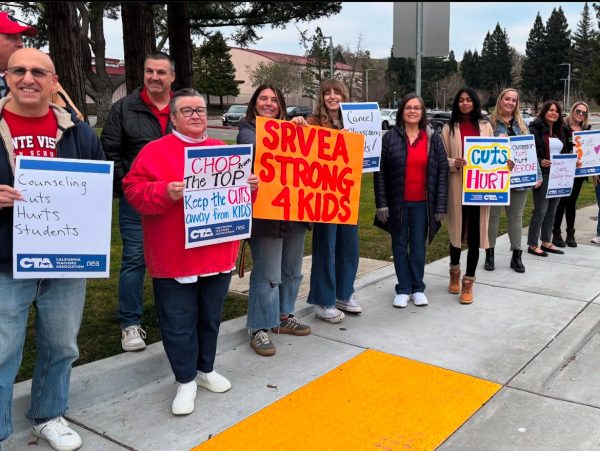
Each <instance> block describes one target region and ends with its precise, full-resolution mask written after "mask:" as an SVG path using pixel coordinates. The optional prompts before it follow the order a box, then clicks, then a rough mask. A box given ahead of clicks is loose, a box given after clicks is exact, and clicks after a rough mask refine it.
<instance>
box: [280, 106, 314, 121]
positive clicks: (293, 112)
mask: <svg viewBox="0 0 600 451" xmlns="http://www.w3.org/2000/svg"><path fill="white" fill-rule="evenodd" d="M312 112H313V109H312V107H309V106H301V105H294V106H288V107H287V108H286V110H285V114H286V116H287V119H288V121H289V120H290V119H292V118H294V117H296V116H302V117H304V118H306V117H307V116H308V115H310V114H312Z"/></svg>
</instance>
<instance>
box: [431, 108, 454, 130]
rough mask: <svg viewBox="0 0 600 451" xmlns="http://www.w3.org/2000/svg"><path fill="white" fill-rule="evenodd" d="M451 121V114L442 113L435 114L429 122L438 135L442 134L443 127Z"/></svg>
mask: <svg viewBox="0 0 600 451" xmlns="http://www.w3.org/2000/svg"><path fill="white" fill-rule="evenodd" d="M449 120H450V112H443V111H442V112H441V113H439V112H438V113H433V115H432V116H431V119H430V120H429V125H431V128H433V130H434V131H435V132H436V133H441V132H442V127H444V124H447V123H448V121H449Z"/></svg>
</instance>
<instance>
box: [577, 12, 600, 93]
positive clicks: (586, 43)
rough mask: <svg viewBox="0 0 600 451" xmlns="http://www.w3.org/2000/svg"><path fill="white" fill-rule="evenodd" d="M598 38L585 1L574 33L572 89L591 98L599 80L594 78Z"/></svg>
mask: <svg viewBox="0 0 600 451" xmlns="http://www.w3.org/2000/svg"><path fill="white" fill-rule="evenodd" d="M596 39H597V36H596V32H595V31H594V30H593V25H592V18H591V16H590V8H589V6H588V4H587V2H586V3H585V5H584V7H583V11H582V12H581V19H579V23H578V24H577V30H575V33H573V51H572V57H573V67H572V68H571V90H572V91H575V88H578V90H579V92H581V94H580V95H581V96H582V97H583V98H585V99H588V100H589V99H590V98H591V97H592V96H593V92H594V90H595V86H596V85H597V80H594V78H595V77H594V72H596V70H594V69H593V66H596V67H597V65H595V64H594V60H595V59H596V60H597V59H598V56H596V55H595V52H594V49H593V46H594V41H595V40H596Z"/></svg>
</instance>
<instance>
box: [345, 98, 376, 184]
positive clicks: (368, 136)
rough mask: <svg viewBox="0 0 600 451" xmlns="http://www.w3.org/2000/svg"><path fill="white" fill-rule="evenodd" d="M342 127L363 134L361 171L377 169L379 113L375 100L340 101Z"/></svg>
mask: <svg viewBox="0 0 600 451" xmlns="http://www.w3.org/2000/svg"><path fill="white" fill-rule="evenodd" d="M340 107H341V110H342V118H343V121H344V128H346V129H347V130H349V131H351V132H354V133H362V134H363V135H365V147H364V154H365V156H364V159H363V172H377V171H379V162H380V160H381V113H380V111H379V105H378V104H377V102H364V103H340Z"/></svg>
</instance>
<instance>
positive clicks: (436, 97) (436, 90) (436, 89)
mask: <svg viewBox="0 0 600 451" xmlns="http://www.w3.org/2000/svg"><path fill="white" fill-rule="evenodd" d="M438 85H439V83H438V82H436V83H435V107H434V109H436V110H437V109H438V103H437V99H438Z"/></svg>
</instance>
